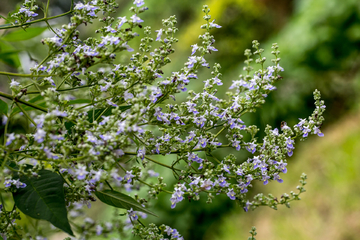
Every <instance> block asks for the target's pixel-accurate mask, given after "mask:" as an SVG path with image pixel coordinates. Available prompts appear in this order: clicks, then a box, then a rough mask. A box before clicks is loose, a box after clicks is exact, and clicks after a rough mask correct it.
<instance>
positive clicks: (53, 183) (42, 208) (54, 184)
mask: <svg viewBox="0 0 360 240" xmlns="http://www.w3.org/2000/svg"><path fill="white" fill-rule="evenodd" d="M14 175H15V174H14ZM39 175H40V177H38V178H36V177H28V176H20V177H19V178H20V181H21V182H23V183H25V184H26V187H25V188H20V189H18V190H17V192H15V193H13V198H14V201H15V204H16V206H17V207H18V208H19V209H20V210H21V211H22V212H23V213H24V214H26V215H28V216H30V217H32V218H36V219H43V220H47V221H49V222H50V223H51V224H52V225H54V226H55V227H57V228H59V229H61V230H63V231H64V232H66V233H68V234H70V235H71V236H74V234H73V232H72V230H71V227H70V224H69V221H68V218H67V211H66V206H65V195H64V189H63V179H62V178H61V177H60V176H59V175H58V174H56V173H54V172H52V171H49V170H41V171H39ZM15 177H16V175H15Z"/></svg>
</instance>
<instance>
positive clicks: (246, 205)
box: [244, 200, 252, 212]
mask: <svg viewBox="0 0 360 240" xmlns="http://www.w3.org/2000/svg"><path fill="white" fill-rule="evenodd" d="M251 205H252V203H251V202H249V200H248V201H247V202H246V203H245V207H244V210H245V212H247V211H249V207H250V206H251Z"/></svg>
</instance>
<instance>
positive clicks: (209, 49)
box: [206, 45, 218, 53]
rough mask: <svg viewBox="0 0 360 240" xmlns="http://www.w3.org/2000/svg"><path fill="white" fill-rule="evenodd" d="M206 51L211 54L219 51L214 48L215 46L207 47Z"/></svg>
mask: <svg viewBox="0 0 360 240" xmlns="http://www.w3.org/2000/svg"><path fill="white" fill-rule="evenodd" d="M206 49H207V50H208V51H209V52H210V53H211V51H214V52H216V51H218V50H217V49H216V48H215V47H213V46H211V45H209V46H207V47H206Z"/></svg>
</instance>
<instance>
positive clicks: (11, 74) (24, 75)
mask: <svg viewBox="0 0 360 240" xmlns="http://www.w3.org/2000/svg"><path fill="white" fill-rule="evenodd" d="M0 75H7V76H14V77H30V78H32V77H51V76H57V75H51V74H49V75H33V74H23V73H11V72H0Z"/></svg>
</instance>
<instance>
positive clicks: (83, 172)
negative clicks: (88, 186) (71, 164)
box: [75, 164, 89, 180]
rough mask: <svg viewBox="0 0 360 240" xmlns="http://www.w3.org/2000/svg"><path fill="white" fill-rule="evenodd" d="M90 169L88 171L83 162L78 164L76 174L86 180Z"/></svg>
mask: <svg viewBox="0 0 360 240" xmlns="http://www.w3.org/2000/svg"><path fill="white" fill-rule="evenodd" d="M88 173H89V172H88V171H86V166H84V165H82V164H78V165H77V168H76V170H75V175H76V177H77V179H79V180H84V179H85V177H86V175H88Z"/></svg>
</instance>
